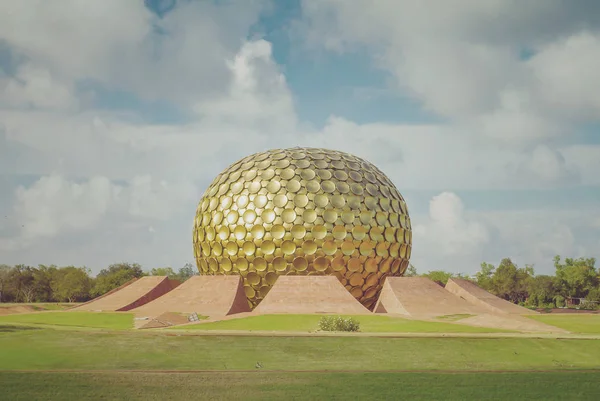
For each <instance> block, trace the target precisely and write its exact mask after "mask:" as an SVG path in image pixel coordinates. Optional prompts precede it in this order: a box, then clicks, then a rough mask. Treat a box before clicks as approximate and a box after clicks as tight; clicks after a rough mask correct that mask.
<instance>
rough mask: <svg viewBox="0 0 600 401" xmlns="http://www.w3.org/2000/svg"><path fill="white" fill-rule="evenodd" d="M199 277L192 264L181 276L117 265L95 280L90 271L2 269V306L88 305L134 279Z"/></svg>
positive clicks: (169, 271)
mask: <svg viewBox="0 0 600 401" xmlns="http://www.w3.org/2000/svg"><path fill="white" fill-rule="evenodd" d="M196 274H198V270H197V269H196V268H195V267H194V266H192V264H190V263H187V264H186V265H185V266H183V267H182V268H180V269H179V270H178V271H177V272H176V271H174V270H173V268H171V267H160V268H154V269H152V270H150V272H145V271H144V270H142V267H141V266H140V265H139V264H137V263H115V264H112V265H110V266H109V267H108V268H106V269H102V270H101V271H100V273H98V274H97V275H96V276H95V277H93V276H92V275H91V271H90V269H88V268H86V267H76V266H63V267H58V266H54V265H50V266H46V265H39V266H37V267H34V266H27V265H16V266H9V265H0V302H27V303H29V302H85V301H88V300H90V299H92V298H95V297H97V296H100V295H102V294H105V293H107V292H108V291H110V290H113V289H115V288H117V287H119V286H121V285H123V284H125V283H127V282H128V281H130V280H132V279H134V278H140V277H143V276H148V275H151V276H168V277H169V278H171V279H175V280H179V281H181V282H184V281H185V280H187V279H188V278H190V277H192V276H194V275H196Z"/></svg>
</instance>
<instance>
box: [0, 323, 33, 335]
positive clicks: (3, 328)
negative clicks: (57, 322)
mask: <svg viewBox="0 0 600 401" xmlns="http://www.w3.org/2000/svg"><path fill="white" fill-rule="evenodd" d="M29 330H41V328H39V327H31V326H13V325H3V324H0V333H15V332H18V331H29Z"/></svg>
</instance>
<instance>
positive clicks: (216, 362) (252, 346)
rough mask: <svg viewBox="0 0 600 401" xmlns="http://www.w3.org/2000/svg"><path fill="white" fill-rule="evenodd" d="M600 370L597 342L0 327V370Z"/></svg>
mask: <svg viewBox="0 0 600 401" xmlns="http://www.w3.org/2000/svg"><path fill="white" fill-rule="evenodd" d="M256 362H260V363H261V364H262V366H263V368H264V369H265V370H301V371H306V370H344V371H364V370H438V371H439V370H451V371H454V370H460V371H479V370H503V371H506V370H552V369H575V368H576V369H600V341H595V340H574V339H569V340H555V339H533V338H501V339H480V338H375V337H259V336H244V337H235V336H194V335H189V334H188V335H180V334H179V333H175V332H167V331H162V332H148V331H146V332H144V331H141V332H137V331H133V330H131V331H121V332H105V331H89V330H88V331H77V330H52V329H42V328H35V327H24V326H21V327H19V326H12V327H11V326H9V325H6V326H0V370H21V369H24V370H30V369H33V370H56V369H83V370H88V369H91V370H115V369H141V370H232V369H235V370H251V371H254V370H255V364H256Z"/></svg>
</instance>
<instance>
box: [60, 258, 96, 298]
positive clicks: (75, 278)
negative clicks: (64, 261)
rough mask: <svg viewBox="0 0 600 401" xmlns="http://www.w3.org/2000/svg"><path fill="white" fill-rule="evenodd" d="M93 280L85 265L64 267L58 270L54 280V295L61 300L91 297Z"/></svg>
mask: <svg viewBox="0 0 600 401" xmlns="http://www.w3.org/2000/svg"><path fill="white" fill-rule="evenodd" d="M90 288H91V280H90V276H89V270H88V269H86V268H84V267H80V268H78V267H74V266H69V267H64V268H62V269H60V270H58V271H57V273H56V274H55V277H54V280H53V281H52V289H53V291H54V296H55V297H56V298H57V299H58V300H61V301H68V302H75V301H81V300H86V299H88V298H89V294H90Z"/></svg>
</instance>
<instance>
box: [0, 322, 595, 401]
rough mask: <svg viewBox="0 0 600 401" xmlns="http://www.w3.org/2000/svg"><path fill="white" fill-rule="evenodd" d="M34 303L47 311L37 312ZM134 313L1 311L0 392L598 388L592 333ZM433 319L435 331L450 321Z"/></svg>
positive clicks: (400, 393)
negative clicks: (158, 318)
mask: <svg viewBox="0 0 600 401" xmlns="http://www.w3.org/2000/svg"><path fill="white" fill-rule="evenodd" d="M42 315H44V316H48V317H47V318H46V317H44V318H43V319H42V320H43V323H40V320H39V319H41V317H42ZM15 318H17V320H20V322H14V320H15ZM262 318H263V319H264V318H267V320H266V321H262V322H261V321H260V320H259V321H258V322H256V321H252V320H249V322H250V324H248V322H246V323H245V324H246V325H249V327H252V324H255V325H256V327H258V328H259V329H260V330H264V329H265V325H266V326H267V327H270V328H271V329H273V327H279V328H281V329H282V330H290V327H291V328H296V327H298V322H301V323H302V324H304V325H309V324H313V323H316V322H317V321H318V319H319V316H311V318H312V319H313V320H311V319H308V318H305V317H303V318H302V319H299V320H298V319H297V318H296V319H293V320H289V319H288V320H286V319H285V318H294V316H289V315H281V316H275V317H274V316H263V317H262ZM369 318H371V317H369ZM373 318H376V319H375V320H372V321H371V320H369V319H364V316H361V319H362V323H363V325H364V326H363V327H370V328H369V330H373V331H378V330H379V331H388V330H390V327H397V330H403V331H406V330H409V329H410V328H411V327H412V328H414V329H415V330H417V331H420V332H422V331H424V330H426V329H427V327H426V328H425V329H424V328H423V327H425V326H423V324H424V323H427V322H418V321H411V320H405V319H399V320H397V319H394V318H389V317H385V316H381V317H379V316H374V317H373ZM378 318H385V319H384V320H381V319H378ZM44 319H45V320H44ZM386 319H387V320H386ZM5 321H13V322H14V323H7V322H5ZM235 321H236V320H231V321H227V322H235ZM131 322H132V316H131V315H130V314H127V313H90V312H74V313H70V312H69V313H64V312H57V313H53V312H46V313H38V314H29V315H11V316H4V317H2V318H0V388H2V397H0V398H2V399H10V400H31V399H44V400H63V399H77V400H92V399H94V400H95V399H111V400H113V399H114V400H163V399H171V400H179V399H181V400H188V399H223V400H229V399H249V400H253V399H261V400H271V399H307V400H313V399H333V400H336V399H339V400H349V399H386V400H387V399H414V400H438V399H439V400H442V399H443V400H453V399H456V400H462V399H501V400H503V399H546V400H553V399H556V400H565V399H568V400H588V399H589V400H593V399H596V398H597V394H598V393H599V392H600V380H599V379H600V341H598V340H582V339H566V340H556V339H534V338H495V339H494V338H449V337H446V338H444V337H437V338H382V337H268V336H251V335H249V336H223V335H205V334H206V332H205V333H204V334H203V335H195V334H194V333H197V332H196V331H195V330H191V331H188V332H177V331H171V330H161V331H134V330H122V329H127V328H129V327H131ZM227 322H222V323H227ZM238 322H239V321H238ZM212 324H213V323H211V325H212ZM431 324H433V326H429V330H432V331H433V330H435V331H439V329H440V328H441V327H444V326H452V327H454V326H458V325H454V324H451V323H431ZM50 327H54V328H50ZM84 327H87V328H84ZM89 327H99V328H104V329H108V330H92V329H89ZM458 327H461V328H462V327H463V326H458ZM465 327H468V326H465ZM64 328H68V330H66V329H64ZM115 329H117V330H115ZM119 330H120V331H119ZM581 330H588V329H581ZM581 330H580V331H581ZM257 362H258V363H260V368H259V369H257ZM511 371H512V372H511ZM515 371H521V372H519V373H516V372H515Z"/></svg>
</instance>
